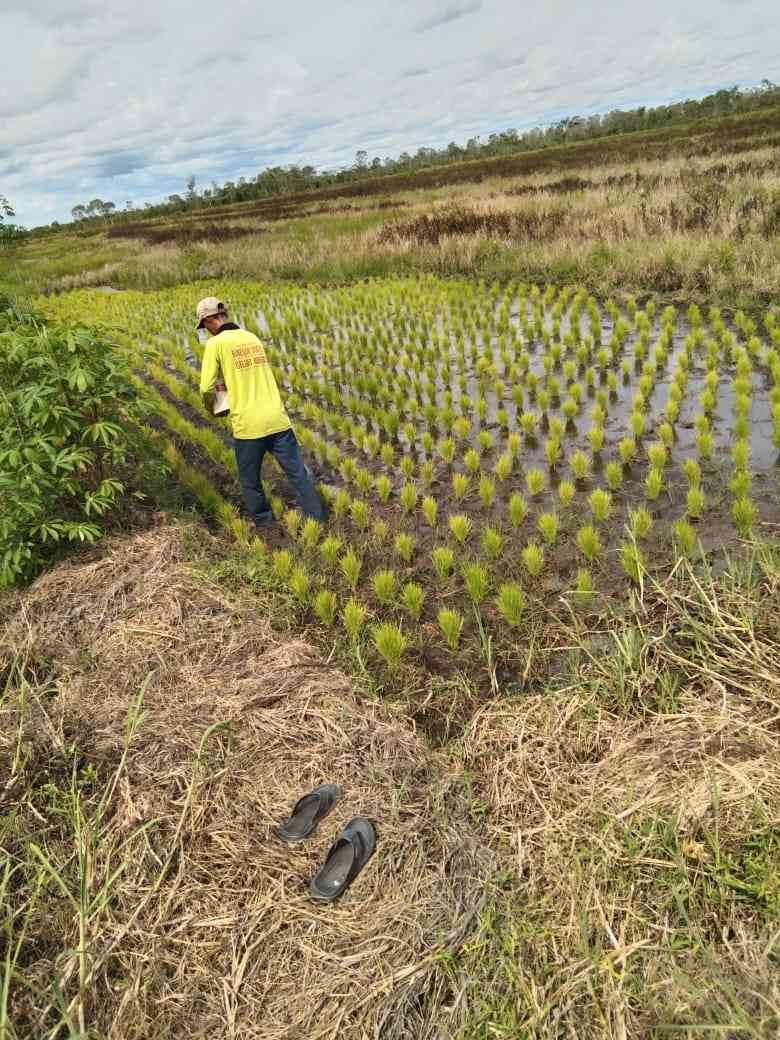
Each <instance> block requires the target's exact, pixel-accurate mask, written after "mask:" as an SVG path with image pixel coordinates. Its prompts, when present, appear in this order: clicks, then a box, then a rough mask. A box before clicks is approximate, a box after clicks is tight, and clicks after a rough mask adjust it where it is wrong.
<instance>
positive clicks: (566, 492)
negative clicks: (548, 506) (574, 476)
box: [558, 480, 576, 509]
mask: <svg viewBox="0 0 780 1040" xmlns="http://www.w3.org/2000/svg"><path fill="white" fill-rule="evenodd" d="M575 493H576V488H575V487H574V484H573V483H572V482H571V481H570V480H562V481H561V482H560V484H559V485H558V500H559V502H560V503H561V506H562V507H563V508H564V509H565V508H566V506H568V505H571V502H572V500H573V498H574V495H575Z"/></svg>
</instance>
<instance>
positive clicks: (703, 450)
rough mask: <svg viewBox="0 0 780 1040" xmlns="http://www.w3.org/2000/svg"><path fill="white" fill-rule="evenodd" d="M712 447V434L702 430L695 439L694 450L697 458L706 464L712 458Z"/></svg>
mask: <svg viewBox="0 0 780 1040" xmlns="http://www.w3.org/2000/svg"><path fill="white" fill-rule="evenodd" d="M713 447H714V440H713V437H712V434H711V433H710V432H709V431H707V430H704V431H702V432H701V433H700V434H699V436H698V437H697V438H696V450H697V451H698V453H699V457H700V458H701V459H703V460H704V461H705V462H708V461H709V460H710V459H711V458H712V449H713Z"/></svg>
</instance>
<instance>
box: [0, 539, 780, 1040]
mask: <svg viewBox="0 0 780 1040" xmlns="http://www.w3.org/2000/svg"><path fill="white" fill-rule="evenodd" d="M199 530H200V529H199V528H196V527H193V526H187V527H184V528H181V527H178V526H165V525H161V526H158V527H155V528H153V529H152V530H150V531H146V532H144V533H142V534H138V535H135V536H133V537H125V538H122V539H118V540H113V541H110V542H108V543H106V544H105V545H104V546H103V547H102V548H100V549H97V550H91V551H90V552H89V553H88V554H87V556H86V557H82V558H81V559H80V560H74V561H72V562H66V563H63V564H60V565H59V566H58V567H56V568H55V569H54V570H52V571H51V572H50V573H49V574H47V575H46V576H44V577H42V578H41V579H39V580H38V581H37V582H36V583H35V584H34V585H33V586H31V587H30V588H29V589H28V590H26V591H24V592H21V593H18V594H16V595H14V596H12V597H9V598H7V599H6V600H5V601H3V605H4V607H5V613H6V620H5V624H4V629H3V630H2V635H0V668H1V669H2V672H0V675H2V676H4V678H3V679H2V682H0V689H2V688H3V686H4V693H3V699H2V703H1V704H0V791H2V800H3V810H4V816H5V822H4V824H3V830H2V850H3V852H4V856H5V864H6V865H5V867H4V870H3V869H0V907H2V908H3V909H2V914H3V922H2V923H3V939H4V949H5V951H6V953H5V956H6V966H7V970H5V971H4V973H3V976H2V977H3V978H4V979H5V982H3V984H2V987H0V1026H2V1027H3V1028H2V1030H0V1031H3V1030H4V1036H7V1037H9V1040H14V1038H16V1037H32V1036H34V1037H36V1040H38V1038H44V1037H48V1038H49V1040H60V1038H63V1037H65V1036H83V1037H86V1036H89V1037H93V1036H94V1037H101V1038H103V1037H106V1038H110V1040H119V1038H122V1040H136V1038H138V1040H140V1038H142V1037H143V1038H144V1040H163V1038H164V1040H169V1038H170V1040H172V1038H182V1037H187V1038H191V1037H202V1038H205V1037H208V1038H209V1040H215V1038H223V1037H224V1038H232V1037H241V1038H242V1040H243V1038H263V1040H271V1038H274V1040H275V1038H282V1037H284V1038H296V1040H298V1038H300V1040H303V1038H306V1040H311V1038H325V1037H336V1036H338V1037H345V1038H349V1040H352V1038H356V1040H363V1038H369V1037H372V1038H377V1040H395V1038H404V1040H407V1038H408V1040H434V1038H435V1040H444V1038H449V1037H453V1038H460V1040H466V1038H468V1040H487V1038H492V1037H512V1038H527V1040H532V1038H533V1040H536V1038H540V1040H559V1038H569V1037H575V1036H576V1037H577V1038H578V1040H585V1038H592V1040H597V1038H598V1040H607V1038H610V1040H611V1038H613V1037H621V1038H648V1040H650V1038H653V1040H655V1038H657V1037H662V1036H666V1035H668V1033H669V1032H670V1031H671V1032H674V1033H676V1034H678V1035H681V1036H685V1037H688V1038H698V1037H705V1036H710V1035H713V1034H714V1033H717V1034H718V1035H728V1036H733V1037H740V1038H741V1037H751V1038H760V1040H764V1038H765V1040H769V1038H770V1037H775V1036H776V1035H777V1030H778V1027H780V987H779V986H778V979H779V978H780V973H778V971H777V968H778V960H779V959H780V952H779V950H778V943H779V941H780V933H778V927H777V924H778V916H779V915H780V873H779V872H778V863H779V862H780V817H779V816H778V807H780V730H778V717H780V559H779V558H778V553H777V550H776V548H774V549H773V548H772V547H769V546H761V545H755V546H754V547H753V548H752V549H751V550H750V551H749V552H748V553H747V554H746V555H745V558H744V559H742V560H741V561H735V562H732V563H728V561H727V566H726V569H725V571H724V572H723V573H722V574H721V575H720V576H719V577H717V578H714V577H713V576H712V575H711V574H707V573H705V572H703V571H702V570H698V571H697V570H696V569H695V568H693V567H692V566H691V565H689V564H686V563H684V562H682V561H681V562H679V563H678V564H677V565H676V566H675V568H674V569H673V571H672V572H671V574H670V575H669V577H668V578H667V579H666V580H665V581H663V582H659V583H656V582H655V581H652V582H651V581H650V580H648V582H647V584H646V586H645V588H644V590H643V591H642V594H641V599H638V598H635V599H634V602H633V606H632V609H630V610H628V611H626V612H625V613H624V614H623V615H615V616H613V617H612V618H611V619H610V620H609V621H608V622H607V623H606V624H605V626H604V627H602V628H600V629H599V630H593V629H590V630H588V631H583V630H577V631H575V629H574V628H572V629H570V630H568V629H563V628H562V630H561V632H562V636H563V635H565V636H566V638H567V640H568V643H569V646H568V649H567V651H565V652H563V651H562V658H564V660H563V663H562V667H561V670H560V674H559V675H558V676H557V678H555V679H552V680H550V682H549V684H548V685H547V687H546V688H544V689H535V690H533V691H530V692H528V693H527V694H524V695H522V696H509V695H507V694H501V695H499V696H498V697H496V698H495V699H493V700H491V701H488V702H485V703H483V704H482V706H481V707H480V708H479V709H478V710H477V711H476V713H475V714H474V715H473V717H472V718H471V720H470V721H469V722H468V724H467V725H466V728H465V730H464V732H463V734H462V736H460V737H459V738H458V739H457V740H455V741H451V742H450V743H448V744H447V745H446V746H445V747H444V748H442V749H441V750H439V751H436V752H434V751H432V750H431V749H430V748H429V747H428V746H427V745H426V743H425V741H424V740H423V739H422V738H421V737H420V736H419V735H417V734H416V733H415V731H414V728H413V726H412V724H411V723H407V722H406V721H405V720H404V718H403V714H402V710H401V709H402V705H403V700H404V696H406V695H407V691H405V690H404V689H402V688H398V689H394V690H393V691H392V695H393V698H394V702H393V703H394V705H395V711H394V712H391V711H390V709H389V707H385V705H384V704H383V703H382V702H374V701H367V700H364V699H361V698H360V697H358V696H357V695H356V693H355V691H354V688H353V686H352V685H351V683H350V681H349V680H348V679H347V678H346V677H345V675H344V674H342V673H341V672H339V671H338V670H336V668H335V667H333V666H332V665H329V664H328V663H325V661H324V660H323V659H322V657H321V656H320V655H319V654H318V652H317V651H315V650H314V649H313V648H312V647H311V646H309V645H307V644H306V643H304V642H302V641H300V640H297V639H293V640H290V639H282V638H280V637H279V636H278V635H276V634H274V633H273V632H272V630H271V627H270V624H269V622H268V619H267V618H266V617H265V616H263V615H262V613H261V610H262V601H261V600H259V599H257V600H254V601H252V603H254V605H252V603H250V604H249V605H247V604H246V603H244V602H243V601H242V605H240V606H239V605H237V603H236V602H234V601H233V600H231V599H230V598H228V597H227V596H226V595H225V593H224V592H223V591H222V590H221V589H220V588H219V587H218V586H216V585H215V584H213V583H212V582H210V581H209V580H208V579H206V578H205V577H204V576H203V574H202V573H200V572H199V571H198V570H197V569H196V567H195V566H193V565H192V564H191V563H189V562H188V560H190V559H191V558H192V546H193V542H194V541H197V539H198V538H199V537H200V538H201V539H202V540H203V539H207V538H208V537H209V536H207V535H203V534H202V533H201V534H199V533H198V532H199ZM561 624H563V622H561ZM315 638H316V634H315ZM335 652H336V651H335V650H334V653H335ZM389 692H390V691H389V690H388V693H389ZM409 696H411V694H409ZM326 779H327V780H332V781H336V782H337V783H339V784H340V785H342V787H343V790H344V794H343V800H342V801H341V802H340V804H339V805H338V807H337V809H336V811H335V812H334V814H333V815H332V816H331V817H329V818H328V819H327V820H326V821H325V822H324V824H323V825H322V826H321V828H320V831H319V833H318V835H317V836H316V838H315V839H314V840H312V841H311V842H310V843H307V844H306V845H305V846H304V847H303V848H301V849H293V850H290V849H289V848H287V847H285V846H282V845H280V844H279V843H278V842H276V841H275V840H274V839H273V837H272V833H271V827H272V825H273V823H274V822H275V821H277V820H279V819H280V818H281V817H283V816H284V815H285V813H286V810H287V808H288V807H289V806H290V805H291V803H292V802H294V801H295V799H296V798H297V797H298V796H299V795H300V794H301V793H302V792H304V791H306V790H309V789H310V788H311V787H313V786H314V785H316V784H317V783H319V782H322V781H323V780H326ZM357 813H362V814H365V815H368V816H370V817H372V818H373V819H374V820H375V821H376V822H377V829H378V833H379V843H378V851H377V854H376V856H375V857H374V859H373V860H372V862H371V863H370V865H369V866H368V868H367V869H366V871H365V872H364V874H363V875H361V877H360V878H359V879H358V881H357V882H356V884H355V885H354V887H353V888H352V889H351V890H350V892H349V893H348V894H347V895H346V896H345V898H344V899H343V900H342V901H341V902H340V903H339V904H337V905H335V906H331V907H326V908H322V907H319V906H317V905H315V904H313V903H311V902H310V901H309V899H308V897H307V895H306V888H307V881H308V879H309V878H310V877H311V875H312V873H313V872H314V870H315V869H316V865H317V863H318V862H319V861H320V860H321V858H322V856H323V854H324V852H325V850H326V849H327V847H328V845H329V842H330V840H331V837H332V835H333V834H334V833H335V832H336V831H337V829H338V828H339V826H340V824H342V823H343V822H344V821H345V820H346V819H348V818H349V817H350V816H352V815H354V814H357ZM9 980H10V982H9Z"/></svg>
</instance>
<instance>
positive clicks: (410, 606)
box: [401, 581, 425, 621]
mask: <svg viewBox="0 0 780 1040" xmlns="http://www.w3.org/2000/svg"><path fill="white" fill-rule="evenodd" d="M401 598H402V599H403V601H404V606H405V607H406V609H407V610H408V612H409V614H410V615H411V616H412V617H413V618H414V620H415V621H419V620H420V615H421V614H422V609H423V603H424V601H425V593H424V592H423V589H422V586H420V585H417V584H416V583H415V582H413V581H407V583H406V584H405V585H404V587H403V590H402V592H401Z"/></svg>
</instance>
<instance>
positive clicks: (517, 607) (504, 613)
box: [496, 582, 526, 628]
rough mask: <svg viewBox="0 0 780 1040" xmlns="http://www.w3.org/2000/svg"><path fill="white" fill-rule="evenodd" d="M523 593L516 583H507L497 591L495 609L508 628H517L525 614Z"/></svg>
mask: <svg viewBox="0 0 780 1040" xmlns="http://www.w3.org/2000/svg"><path fill="white" fill-rule="evenodd" d="M525 606H526V600H525V593H524V592H523V590H522V588H521V587H520V586H519V585H518V584H517V583H516V582H507V583H506V584H504V585H502V586H501V587H500V588H499V590H498V596H497V597H496V608H497V609H498V612H499V614H500V615H501V617H502V618H503V619H504V621H506V623H507V624H508V625H509V627H510V628H518V627H519V625H520V624H521V622H522V620H523V614H524V613H525Z"/></svg>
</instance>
